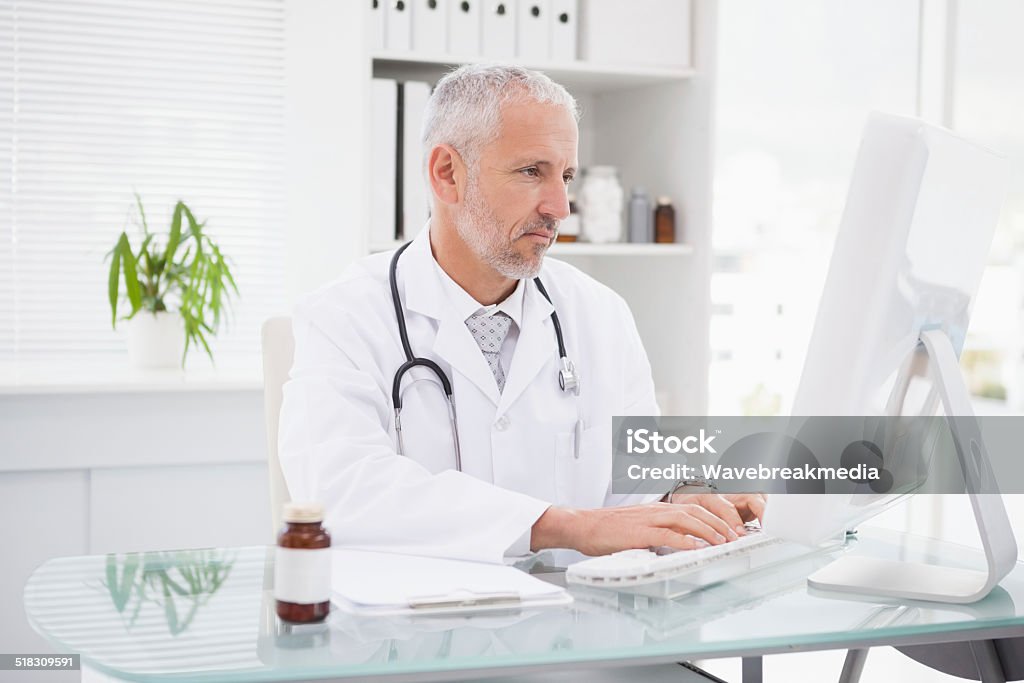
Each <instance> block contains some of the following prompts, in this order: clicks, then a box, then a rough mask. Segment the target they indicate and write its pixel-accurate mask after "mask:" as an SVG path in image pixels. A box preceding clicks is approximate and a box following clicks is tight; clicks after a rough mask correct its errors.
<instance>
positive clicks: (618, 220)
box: [580, 166, 624, 244]
mask: <svg viewBox="0 0 1024 683" xmlns="http://www.w3.org/2000/svg"><path fill="white" fill-rule="evenodd" d="M623 199H624V196H623V191H622V184H621V183H619V172H618V170H616V168H615V167H614V166H591V167H590V168H588V169H587V170H586V172H585V173H584V176H583V188H582V189H581V190H580V215H581V216H582V218H583V237H584V239H585V240H586V241H588V242H594V243H598V244H601V243H608V242H619V241H621V240H622V208H623Z"/></svg>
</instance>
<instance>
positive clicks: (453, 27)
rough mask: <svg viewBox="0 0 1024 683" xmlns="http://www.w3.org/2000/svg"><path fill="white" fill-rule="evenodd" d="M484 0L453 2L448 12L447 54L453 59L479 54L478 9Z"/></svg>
mask: <svg viewBox="0 0 1024 683" xmlns="http://www.w3.org/2000/svg"><path fill="white" fill-rule="evenodd" d="M483 2H484V0H453V1H452V6H451V7H450V8H449V10H448V54H449V55H452V56H454V57H455V58H461V57H475V56H477V55H479V54H480V8H481V5H482V4H483Z"/></svg>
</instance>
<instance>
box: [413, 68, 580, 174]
mask: <svg viewBox="0 0 1024 683" xmlns="http://www.w3.org/2000/svg"><path fill="white" fill-rule="evenodd" d="M521 102H539V103H545V104H554V105H557V106H560V107H565V109H566V110H568V111H569V113H570V114H572V116H573V119H575V120H576V121H579V120H580V109H579V105H577V103H576V99H575V98H574V97H573V96H572V95H570V94H569V92H568V91H567V90H566V89H565V88H564V87H563V86H561V85H559V84H558V83H555V82H554V81H553V80H551V79H550V78H548V77H547V76H546V75H544V74H542V73H540V72H539V71H531V70H530V69H524V68H523V67H520V66H512V65H506V64H466V65H464V66H460V67H459V68H457V69H455V70H453V71H450V72H449V73H447V74H445V76H444V78H442V79H441V80H440V81H438V83H437V86H436V87H435V88H434V92H433V93H432V94H431V95H430V99H429V100H427V108H426V111H425V112H424V116H423V131H422V138H421V139H422V143H423V165H424V167H425V166H426V163H427V157H428V156H429V154H430V150H432V149H433V148H434V147H435V146H436V145H439V144H448V145H451V146H452V147H454V148H455V149H456V150H457V151H458V152H459V154H460V155H462V158H463V161H465V162H466V164H467V165H468V166H469V167H470V168H475V166H476V164H477V162H478V161H479V159H480V152H481V150H482V149H483V147H484V146H486V145H488V144H489V143H491V142H493V141H494V140H495V139H497V137H498V133H499V132H500V131H499V129H500V126H501V107H502V105H505V104H510V103H521Z"/></svg>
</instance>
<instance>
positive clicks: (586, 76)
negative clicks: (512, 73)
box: [370, 52, 696, 93]
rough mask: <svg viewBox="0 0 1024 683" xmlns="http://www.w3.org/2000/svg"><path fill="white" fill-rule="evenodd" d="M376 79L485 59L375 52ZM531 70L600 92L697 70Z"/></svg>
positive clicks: (563, 66)
mask: <svg viewBox="0 0 1024 683" xmlns="http://www.w3.org/2000/svg"><path fill="white" fill-rule="evenodd" d="M370 58H371V59H372V60H373V75H374V77H375V78H398V79H403V78H405V79H411V80H421V81H429V82H432V83H433V82H436V81H437V80H438V79H440V78H441V76H443V75H444V74H445V73H447V72H448V71H450V70H451V69H454V68H455V67H457V66H459V65H461V64H475V63H481V62H485V61H488V60H485V59H484V58H482V57H466V56H463V57H459V56H452V55H418V54H415V53H411V52H398V53H395V52H374V53H372V55H371V57H370ZM517 63H518V64H521V65H522V66H525V67H526V68H528V69H534V70H536V71H543V72H544V73H546V74H547V75H548V76H550V77H551V78H552V79H554V80H555V81H557V82H559V83H561V84H562V85H564V86H565V87H566V88H569V89H570V90H573V91H574V92H577V93H578V92H595V91H596V92H600V91H607V90H619V89H624V88H635V87H637V86H644V85H657V84H659V83H672V82H676V81H680V80H685V79H688V78H692V77H693V76H695V75H696V71H695V70H694V69H683V68H674V67H652V66H630V65H615V64H589V63H587V62H581V61H575V62H560V63H559V62H547V63H543V62H537V63H531V62H517Z"/></svg>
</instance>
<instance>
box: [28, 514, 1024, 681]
mask: <svg viewBox="0 0 1024 683" xmlns="http://www.w3.org/2000/svg"><path fill="white" fill-rule="evenodd" d="M840 552H850V553H857V554H860V553H865V554H871V555H874V556H879V557H890V558H893V559H897V558H898V559H907V560H918V561H929V562H935V563H941V564H948V565H950V566H960V567H974V566H980V565H981V563H982V562H983V558H981V557H980V554H979V553H976V552H974V551H971V550H968V549H965V548H963V547H960V546H956V545H951V544H946V543H941V542H938V541H932V540H928V539H923V538H919V537H913V536H906V535H903V534H897V533H893V532H885V531H880V530H867V529H865V530H863V531H862V532H861V534H860V535H859V538H857V539H854V540H851V541H850V542H849V543H848V544H847V547H845V548H843V549H837V550H835V551H832V552H831V554H829V555H812V556H809V557H807V558H805V559H802V560H799V561H795V562H792V563H789V564H785V565H781V566H774V567H770V568H767V569H764V570H761V571H757V572H754V573H751V574H748V575H746V576H744V577H742V578H739V579H735V580H732V581H729V582H726V583H723V584H720V585H718V586H714V587H711V588H709V589H706V590H704V591H701V592H698V593H696V594H693V595H690V596H687V597H685V598H681V599H677V600H664V599H657V598H649V597H643V596H636V595H629V594H620V593H615V592H611V591H604V590H597V589H583V588H579V587H573V588H572V589H571V590H572V593H573V596H574V597H575V602H574V603H573V604H572V605H570V606H567V607H561V608H548V609H538V610H533V611H521V612H518V611H511V612H504V613H495V614H486V615H474V616H461V617H451V616H444V617H442V616H435V617H430V616H417V617H401V618H399V617H394V618H388V617H354V616H351V615H348V614H345V613H343V612H341V611H339V610H334V611H332V613H331V615H330V617H329V618H328V620H327V621H326V622H325V623H323V624H320V625H315V626H290V625H287V624H283V623H281V622H279V621H278V620H277V618H276V617H275V615H274V609H273V599H272V595H271V588H272V586H273V552H272V548H264V547H250V548H231V549H209V550H196V551H179V552H162V553H131V554H127V555H106V556H103V555H98V556H88V557H70V558H60V559H54V560H50V561H48V562H46V563H45V564H43V565H42V566H41V567H39V568H38V569H37V570H36V571H35V573H34V574H33V575H32V576H31V577H30V579H29V581H28V583H27V585H26V587H25V610H26V613H27V614H28V617H29V620H30V621H31V623H32V626H33V627H34V628H35V629H36V630H37V631H38V632H39V633H40V634H41V635H43V636H44V637H45V638H46V639H47V640H49V641H50V642H51V643H52V644H53V645H54V647H56V648H57V649H58V650H60V651H63V652H75V653H79V654H80V655H81V657H82V663H83V665H86V666H90V667H92V668H94V669H97V670H99V671H102V672H104V673H107V674H110V675H113V676H116V677H120V678H124V679H127V680H137V681H161V680H174V679H181V678H187V679H188V680H190V681H201V680H218V681H276V680H291V679H300V678H301V679H309V678H318V677H324V678H326V677H345V676H382V677H387V676H399V675H401V676H405V677H409V676H410V675H411V676H414V677H416V679H417V680H446V679H447V678H450V677H451V676H453V675H456V674H457V673H458V674H461V676H462V677H465V676H467V675H469V674H470V673H472V672H479V674H480V675H484V674H485V673H487V672H490V673H492V674H493V673H494V672H495V670H504V671H505V672H506V673H513V672H514V671H515V669H516V668H517V667H525V669H521V670H538V669H546V668H550V669H557V668H586V667H588V666H599V665H614V664H615V663H620V662H626V661H629V662H631V663H633V664H636V663H644V662H648V663H651V664H655V663H663V662H670V661H680V660H690V659H697V658H715V657H726V656H730V657H731V656H745V657H750V656H759V655H762V654H768V653H773V652H793V651H801V650H820V649H845V648H851V647H866V646H871V645H883V644H885V645H894V644H913V643H931V642H949V641H965V640H984V639H989V638H996V637H1006V636H1011V635H1022V634H1024V567H1022V566H1021V565H1020V564H1018V565H1017V567H1016V568H1015V569H1014V571H1013V572H1012V573H1011V574H1010V575H1009V576H1008V577H1007V578H1006V579H1005V580H1004V581H1003V583H1002V585H1001V586H1000V587H998V588H996V589H995V591H993V592H992V593H991V594H990V595H989V596H988V597H987V598H985V599H984V600H982V601H980V602H977V603H975V604H973V605H946V604H938V603H926V602H896V601H890V600H884V599H872V598H857V597H854V596H849V595H845V594H838V593H823V592H817V591H814V590H813V589H809V588H808V587H807V584H806V580H805V579H806V577H807V576H808V575H809V574H810V573H812V572H813V571H814V570H816V569H818V568H820V567H822V566H824V565H825V564H826V563H828V562H829V561H830V560H831V559H833V558H834V557H835V556H836V555H837V554H838V553H840Z"/></svg>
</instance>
